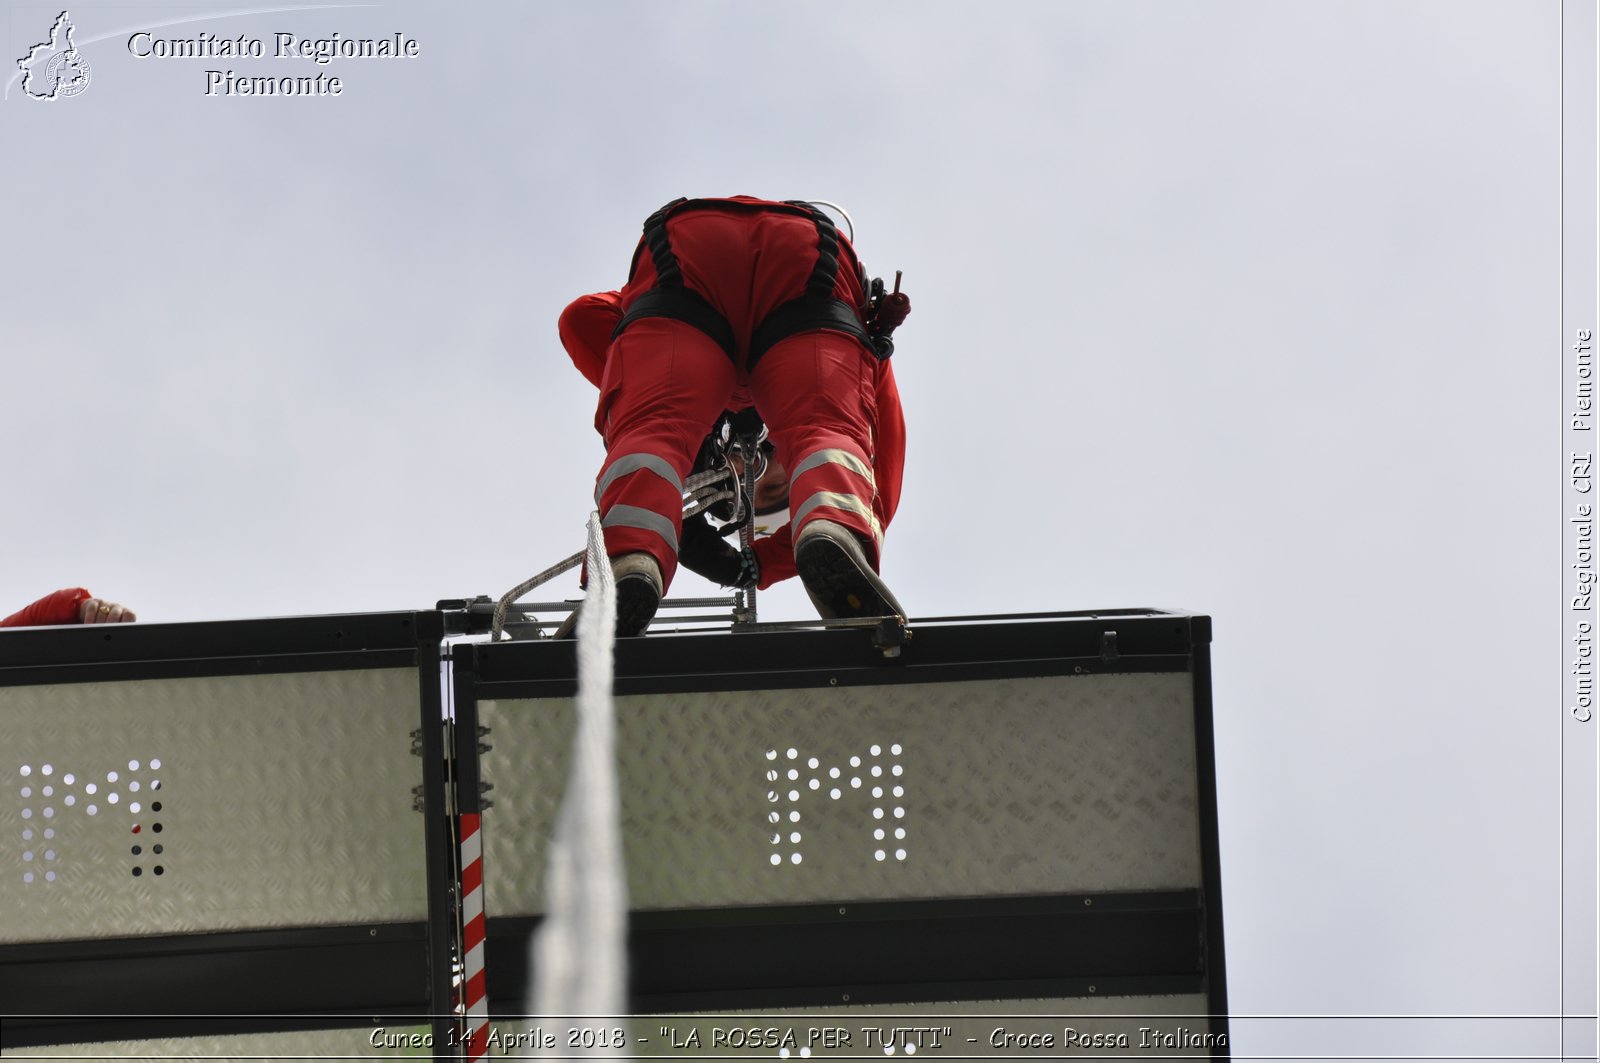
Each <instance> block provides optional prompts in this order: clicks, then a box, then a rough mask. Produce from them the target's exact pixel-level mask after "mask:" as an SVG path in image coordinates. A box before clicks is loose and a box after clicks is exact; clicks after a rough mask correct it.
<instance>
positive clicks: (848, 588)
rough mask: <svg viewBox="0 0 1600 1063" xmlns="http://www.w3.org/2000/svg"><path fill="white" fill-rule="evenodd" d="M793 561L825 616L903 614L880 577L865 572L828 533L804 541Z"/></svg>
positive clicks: (808, 590) (812, 598) (814, 603)
mask: <svg viewBox="0 0 1600 1063" xmlns="http://www.w3.org/2000/svg"><path fill="white" fill-rule="evenodd" d="M794 565H795V568H796V569H798V570H799V573H800V581H801V582H802V583H804V584H805V586H806V593H807V594H809V595H810V596H811V602H812V604H813V605H815V606H816V607H817V611H818V612H819V613H821V614H822V615H823V617H824V618H825V619H835V618H840V617H860V616H899V615H900V610H899V609H898V608H896V607H895V605H894V603H892V602H891V601H890V600H889V599H888V597H886V595H885V593H884V591H883V590H882V589H880V586H879V583H878V579H877V577H876V576H875V575H873V574H871V573H869V572H863V571H862V570H861V569H860V568H859V567H858V566H857V565H856V562H855V559H854V558H852V557H851V556H850V554H849V552H848V551H846V550H845V548H844V547H842V546H840V545H839V544H838V543H836V542H834V541H833V540H831V539H828V538H826V537H825V536H821V535H817V536H813V537H811V538H810V539H808V540H807V541H806V542H804V543H802V544H801V545H800V549H799V550H797V551H796V552H795V558H794Z"/></svg>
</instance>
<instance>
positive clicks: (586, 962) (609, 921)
mask: <svg viewBox="0 0 1600 1063" xmlns="http://www.w3.org/2000/svg"><path fill="white" fill-rule="evenodd" d="M588 561H589V586H588V590H587V593H586V594H585V595H584V601H583V609H582V611H581V613H580V614H579V617H578V696H577V698H576V700H575V705H574V708H575V711H576V713H577V729H576V733H575V734H574V736H573V741H572V768H571V772H570V773H569V775H568V777H567V788H566V793H565V794H564V795H563V796H562V799H561V811H560V813H559V814H558V816H557V819H556V829H555V836H554V838H553V839H552V840H551V843H550V850H549V852H550V856H549V863H548V865H547V867H546V871H545V889H544V900H545V915H544V921H543V923H542V924H541V925H540V928H539V932H538V934H537V935H535V937H534V940H533V945H532V956H531V959H532V961H533V971H534V985H533V992H532V993H531V994H530V999H529V1001H528V1013H529V1014H530V1015H534V1016H539V1017H542V1018H543V1019H545V1020H546V1022H547V1023H548V1025H549V1026H550V1027H551V1028H556V1027H558V1026H559V1025H560V1024H558V1023H556V1022H553V1021H550V1020H557V1019H566V1018H570V1017H578V1016H594V1017H599V1016H616V1015H621V1014H622V1013H623V1011H624V1010H625V1008H626V1006H627V930H628V888H627V876H626V873H625V869H624V867H623V861H622V823H621V820H622V812H621V798H620V796H619V792H618V787H617V764H616V716H615V714H614V711H613V708H612V702H611V685H612V675H613V662H612V650H613V647H614V644H615V641H616V613H617V587H616V580H615V579H614V577H613V576H612V573H611V566H610V565H609V564H607V559H606V549H605V537H604V533H603V532H602V531H601V529H600V514H599V513H594V514H592V515H591V516H590V518H589V546H588ZM568 1054H569V1055H584V1056H595V1055H603V1056H619V1055H625V1054H626V1049H625V1048H623V1047H620V1046H613V1045H605V1046H597V1047H595V1048H593V1049H588V1050H578V1051H576V1052H569V1053H568Z"/></svg>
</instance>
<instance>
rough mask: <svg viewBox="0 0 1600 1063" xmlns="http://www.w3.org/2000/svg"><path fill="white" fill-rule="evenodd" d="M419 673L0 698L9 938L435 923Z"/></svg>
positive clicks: (2, 886) (20, 690) (238, 679)
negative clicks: (419, 808)
mask: <svg viewBox="0 0 1600 1063" xmlns="http://www.w3.org/2000/svg"><path fill="white" fill-rule="evenodd" d="M418 699H419V693H418V687H417V672H416V670H415V669H414V668H384V669H368V670H354V671H327V672H304V673H291V674H273V675H244V676H211V677H196V678H181V679H147V680H139V681H127V682H93V683H72V684H60V685H39V686H16V687H0V751H3V753H0V756H3V757H4V760H3V761H0V780H3V785H4V789H3V791H0V821H3V823H4V833H3V835H0V837H3V839H4V840H3V844H0V943H7V944H9V943H19V942H39V941H56V940H64V939H83V938H96V937H112V936H115V937H128V936H136V935H146V934H164V933H187V932H194V931H204V930H224V929H235V928H247V927H251V928H263V927H278V926H317V925H322V924H349V923H363V922H390V921H403V920H420V919H423V918H424V917H425V915H426V912H427V902H426V896H425V882H424V876H425V860H424V852H423V823H422V817H421V816H419V815H417V814H416V813H415V812H413V811H412V793H411V789H412V787H413V786H415V785H417V783H418V781H419V779H420V767H419V761H418V760H417V758H416V757H414V756H412V755H411V739H410V732H411V731H412V729H413V728H415V727H416V726H417V720H418V718H419V715H420V706H419V700H418Z"/></svg>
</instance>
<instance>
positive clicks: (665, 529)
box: [600, 506, 678, 557]
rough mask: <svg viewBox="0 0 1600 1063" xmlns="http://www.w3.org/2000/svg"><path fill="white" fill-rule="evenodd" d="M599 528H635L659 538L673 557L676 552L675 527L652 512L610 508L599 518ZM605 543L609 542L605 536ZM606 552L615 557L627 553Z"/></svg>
mask: <svg viewBox="0 0 1600 1063" xmlns="http://www.w3.org/2000/svg"><path fill="white" fill-rule="evenodd" d="M600 527H602V528H604V529H606V530H607V531H611V530H612V529H614V528H636V529H638V530H640V531H647V532H654V533H655V534H657V535H659V536H661V538H662V540H663V541H664V542H665V543H666V544H667V546H668V548H669V549H671V550H672V552H673V554H674V555H676V554H677V552H678V529H677V526H676V525H675V524H674V523H673V522H672V521H671V520H669V519H668V518H666V517H663V516H662V515H661V514H659V513H657V512H655V511H654V510H649V509H642V508H640V507H639V506H612V507H611V508H610V509H608V510H607V511H606V515H605V516H604V517H602V518H600ZM606 542H607V543H608V544H609V543H610V542H611V538H610V536H607V538H606ZM608 552H609V553H610V554H611V556H612V557H615V556H617V554H619V553H627V552H628V551H623V550H611V549H609V547H608Z"/></svg>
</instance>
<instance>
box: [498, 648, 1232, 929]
mask: <svg viewBox="0 0 1600 1063" xmlns="http://www.w3.org/2000/svg"><path fill="white" fill-rule="evenodd" d="M1191 691H1192V687H1191V678H1190V676H1189V675H1188V674H1187V673H1176V674H1160V675H1110V676H1082V677H1072V678H1061V677H1056V678H1038V679H1006V680H995V681H983V682H951V683H926V684H903V685H885V686H866V687H849V688H823V689H809V690H777V691H734V692H720V693H688V694H653V695H637V696H628V697H619V698H617V699H616V709H617V726H618V743H619V778H620V784H621V789H622V794H621V797H622V818H623V835H624V845H625V854H626V858H627V862H628V877H629V895H630V904H631V905H632V906H633V907H634V908H637V909H657V908H680V907H718V906H724V905H728V906H733V905H750V904H795V903H810V902H825V901H835V900H843V899H855V900H893V899H912V898H938V897H980V896H981V897H989V896H999V895H1020V894H1033V893H1060V892H1075V891H1099V890H1156V889H1185V888H1196V887H1199V886H1200V885H1201V856H1200V827H1199V816H1198V804H1197V800H1198V798H1197V778H1196V768H1195V747H1194V718H1193V712H1192V693H1191ZM480 722H482V723H484V724H485V725H487V726H488V727H489V728H490V738H489V742H490V744H491V745H492V747H493V748H492V749H491V751H490V752H489V753H487V754H485V755H484V757H483V760H482V767H483V775H484V779H485V780H486V781H488V782H491V783H493V785H494V790H493V792H492V794H491V797H492V799H493V802H494V804H493V806H492V807H491V808H490V809H488V810H487V811H486V812H485V814H484V820H483V825H484V876H485V882H486V890H487V910H488V912H489V913H490V914H491V915H496V916H498V915H514V914H533V913H537V912H540V911H542V910H543V900H542V889H543V882H544V851H545V850H544V845H545V840H546V839H547V838H548V837H549V836H550V833H551V830H552V826H553V823H554V819H555V814H556V810H557V807H558V803H559V801H560V796H561V792H562V789H563V787H564V786H565V782H566V776H567V763H568V758H569V753H570V743H571V733H572V704H571V702H570V701H568V700H563V699H548V700H520V701H503V702H485V703H483V705H482V706H481V720H480Z"/></svg>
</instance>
